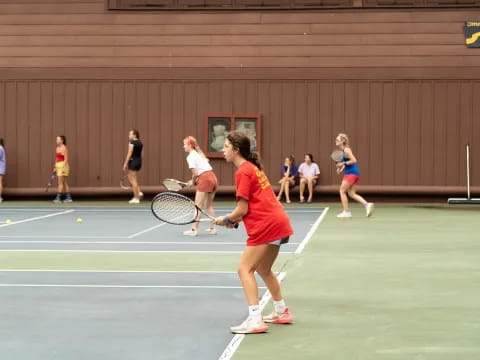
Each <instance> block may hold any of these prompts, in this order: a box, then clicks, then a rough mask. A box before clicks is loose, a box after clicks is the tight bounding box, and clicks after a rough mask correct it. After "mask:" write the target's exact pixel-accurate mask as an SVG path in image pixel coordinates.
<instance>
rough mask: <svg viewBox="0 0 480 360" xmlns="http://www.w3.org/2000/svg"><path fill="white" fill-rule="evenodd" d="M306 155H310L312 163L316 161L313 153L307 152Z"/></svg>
mask: <svg viewBox="0 0 480 360" xmlns="http://www.w3.org/2000/svg"><path fill="white" fill-rule="evenodd" d="M306 155H308V157H309V158H310V160H311V161H312V163H313V162H315V161H314V160H313V155H312V154H311V153H306V154H305V156H306Z"/></svg>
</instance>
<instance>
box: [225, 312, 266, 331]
mask: <svg viewBox="0 0 480 360" xmlns="http://www.w3.org/2000/svg"><path fill="white" fill-rule="evenodd" d="M230 331H231V332H232V333H234V334H258V333H264V332H267V331H268V326H267V325H265V323H264V322H263V320H260V321H258V320H257V321H255V320H254V319H253V318H252V317H250V316H249V317H248V318H247V319H246V320H245V321H244V322H243V323H241V324H240V325H238V326H232V327H231V328H230Z"/></svg>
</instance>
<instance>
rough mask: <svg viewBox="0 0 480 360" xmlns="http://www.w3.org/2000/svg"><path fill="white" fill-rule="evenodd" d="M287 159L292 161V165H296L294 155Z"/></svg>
mask: <svg viewBox="0 0 480 360" xmlns="http://www.w3.org/2000/svg"><path fill="white" fill-rule="evenodd" d="M287 159H288V160H290V162H291V163H292V165H295V157H294V156H293V155H288V156H287Z"/></svg>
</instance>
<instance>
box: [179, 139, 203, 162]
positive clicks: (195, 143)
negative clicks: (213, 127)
mask: <svg viewBox="0 0 480 360" xmlns="http://www.w3.org/2000/svg"><path fill="white" fill-rule="evenodd" d="M183 141H186V142H187V144H188V145H190V147H191V148H192V149H193V150H195V151H196V152H198V153H199V154H200V155H201V156H203V157H204V158H205V159H207V160H208V158H207V157H206V156H205V154H204V153H203V151H202V149H200V146H199V145H198V141H197V139H195V138H194V137H193V136H187V137H186V138H185V139H183Z"/></svg>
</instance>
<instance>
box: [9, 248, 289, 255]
mask: <svg viewBox="0 0 480 360" xmlns="http://www.w3.org/2000/svg"><path fill="white" fill-rule="evenodd" d="M1 252H69V253H145V254H148V253H168V254H190V253H192V254H196V253H200V254H241V253H243V250H241V251H222V250H219V251H210V250H184V251H182V250H66V249H64V250H61V249H52V250H48V249H23V250H20V249H1V250H0V253H1ZM280 253H282V251H280ZM284 253H287V254H291V253H292V252H284Z"/></svg>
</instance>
